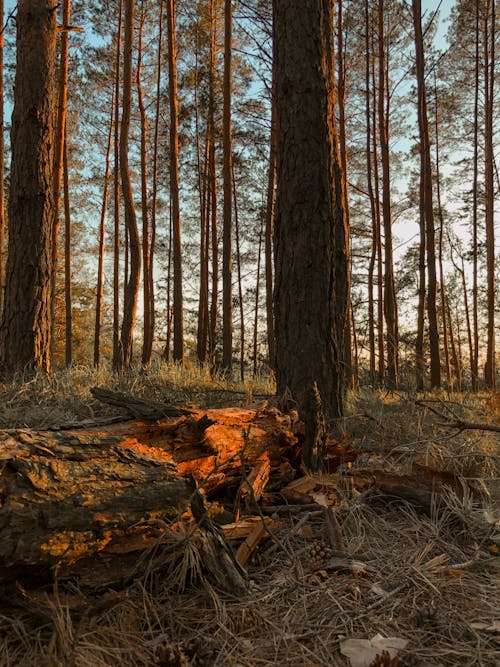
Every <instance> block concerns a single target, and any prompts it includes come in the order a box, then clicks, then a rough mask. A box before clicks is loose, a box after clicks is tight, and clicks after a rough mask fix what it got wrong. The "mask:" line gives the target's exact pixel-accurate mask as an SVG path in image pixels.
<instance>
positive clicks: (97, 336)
mask: <svg viewBox="0 0 500 667" xmlns="http://www.w3.org/2000/svg"><path fill="white" fill-rule="evenodd" d="M114 115H115V96H114V92H113V95H112V96H111V112H110V119H109V131H108V142H107V145H106V157H105V161H104V186H103V190H102V205H101V220H100V224H99V257H98V260H97V289H96V303H95V327H94V367H95V368H98V367H99V362H100V357H101V322H102V297H103V287H104V252H105V239H106V235H105V232H106V229H105V227H106V210H107V206H108V192H109V168H110V162H111V160H110V157H111V142H112V138H113V128H114V122H113V119H114Z"/></svg>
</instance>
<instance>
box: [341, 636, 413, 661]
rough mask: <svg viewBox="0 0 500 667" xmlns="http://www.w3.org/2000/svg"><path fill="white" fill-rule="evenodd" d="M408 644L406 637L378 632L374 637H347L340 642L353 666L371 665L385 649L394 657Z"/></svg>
mask: <svg viewBox="0 0 500 667" xmlns="http://www.w3.org/2000/svg"><path fill="white" fill-rule="evenodd" d="M407 644H408V641H407V640H406V639H400V638H398V637H382V635H380V634H377V635H375V637H372V639H346V640H344V641H343V642H341V643H340V652H341V653H342V655H344V656H345V657H346V658H348V659H349V662H350V663H351V667H370V665H371V664H372V662H373V661H374V660H375V658H376V657H377V655H380V654H381V653H382V652H383V651H387V653H388V654H389V656H390V657H391V659H392V658H395V657H396V656H397V655H398V653H399V652H400V651H402V650H403V649H404V648H406V646H407Z"/></svg>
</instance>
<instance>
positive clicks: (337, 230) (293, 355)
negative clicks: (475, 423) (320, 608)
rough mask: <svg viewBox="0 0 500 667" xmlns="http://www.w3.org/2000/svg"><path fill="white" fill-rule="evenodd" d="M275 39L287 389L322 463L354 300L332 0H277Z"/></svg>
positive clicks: (311, 459) (279, 282)
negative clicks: (350, 302)
mask: <svg viewBox="0 0 500 667" xmlns="http://www.w3.org/2000/svg"><path fill="white" fill-rule="evenodd" d="M274 47H275V62H276V103H277V113H278V123H277V126H278V132H279V135H278V168H277V188H278V189H277V205H276V287H275V304H274V305H275V324H276V352H277V353H276V380H277V392H278V395H280V396H281V397H282V398H284V399H287V398H288V399H290V400H291V401H292V403H294V404H295V405H297V406H298V409H299V414H300V416H301V418H302V420H303V421H304V423H305V431H306V434H305V440H304V449H303V451H304V460H305V463H306V465H307V466H309V467H312V468H315V467H316V468H317V467H320V466H321V465H322V463H323V456H324V445H325V436H326V423H325V420H335V419H338V418H339V417H340V416H341V415H342V414H343V405H344V392H345V381H344V351H343V345H344V327H345V319H346V310H347V303H348V300H347V280H348V278H347V270H348V262H347V229H346V226H345V221H344V215H343V209H342V203H343V189H342V174H341V168H340V157H339V153H338V143H337V142H338V139H337V127H336V119H335V86H334V71H333V67H334V60H333V50H334V44H333V5H332V3H331V2H330V0H307V1H304V2H301V3H297V2H295V0H275V2H274Z"/></svg>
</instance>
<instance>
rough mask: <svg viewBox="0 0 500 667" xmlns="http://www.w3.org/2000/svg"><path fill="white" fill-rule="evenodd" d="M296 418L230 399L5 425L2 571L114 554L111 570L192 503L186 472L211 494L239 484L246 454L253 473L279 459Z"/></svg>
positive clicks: (2, 575)
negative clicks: (182, 408)
mask: <svg viewBox="0 0 500 667" xmlns="http://www.w3.org/2000/svg"><path fill="white" fill-rule="evenodd" d="M123 404H124V406H126V405H127V397H124V398H123ZM132 405H133V407H134V409H136V408H137V405H136V402H134V401H133V400H132ZM289 427H290V421H289V419H288V418H287V417H285V416H283V415H280V414H279V413H276V412H274V413H273V412H272V411H271V412H268V413H265V412H264V413H263V412H258V411H256V410H255V409H240V408H231V409H224V410H209V411H208V412H206V413H203V412H201V411H199V412H197V413H196V414H194V415H193V416H191V417H189V418H186V417H183V418H182V419H180V420H178V421H177V422H173V421H172V419H170V420H163V421H161V422H156V423H154V424H146V423H144V422H142V421H140V422H121V423H119V424H114V425H111V426H110V425H108V426H105V427H98V428H90V429H78V430H72V431H59V432H34V431H26V430H15V431H2V432H0V445H1V447H0V451H1V454H0V458H1V463H2V466H1V473H0V497H1V499H2V502H1V505H0V528H1V530H2V540H1V541H0V580H2V579H3V580H5V579H7V578H9V577H11V576H12V575H13V573H15V572H17V571H19V569H21V568H22V569H23V573H24V574H27V573H29V570H30V568H34V569H35V570H36V571H39V570H41V572H42V573H47V574H48V572H49V568H53V567H57V569H58V572H59V573H60V575H61V576H64V574H65V573H67V574H69V573H71V574H73V573H75V572H76V573H77V572H78V569H79V567H83V568H85V566H86V565H85V563H87V564H88V565H87V567H89V566H90V565H91V566H92V568H94V567H96V568H99V567H100V566H101V565H102V564H103V563H107V567H108V576H109V578H110V580H113V576H116V574H115V573H114V572H113V567H111V563H112V562H113V560H112V559H114V558H117V557H120V556H123V555H126V554H127V553H131V552H137V551H141V550H144V549H145V548H146V547H147V546H148V544H151V543H152V542H154V541H155V539H156V538H157V537H158V530H157V526H155V522H158V520H159V521H160V523H161V522H162V521H164V520H168V519H172V518H174V517H176V516H177V515H178V514H180V513H182V511H184V509H185V508H186V507H187V504H188V502H190V500H191V499H192V495H193V485H192V483H191V482H190V481H189V479H183V476H188V477H189V475H190V474H193V475H194V476H195V478H196V479H197V481H198V482H199V483H201V484H202V486H203V488H204V490H205V491H206V492H207V493H209V494H210V493H213V492H214V491H216V490H218V489H221V488H225V487H226V486H228V485H234V487H235V488H237V487H238V485H239V484H240V483H241V479H242V478H241V475H242V473H241V466H242V461H244V462H245V466H246V467H247V471H248V474H250V471H251V470H252V468H254V466H255V465H256V464H257V462H258V461H260V460H262V456H263V455H264V454H265V452H268V453H269V462H270V465H271V466H274V467H275V468H276V467H278V466H279V464H280V461H281V457H282V454H283V453H284V452H285V453H286V452H290V449H291V448H293V446H294V444H295V442H296V438H295V437H294V436H293V434H292V433H291V432H290V430H289ZM75 563H76V565H75Z"/></svg>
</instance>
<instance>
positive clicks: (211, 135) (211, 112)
mask: <svg viewBox="0 0 500 667" xmlns="http://www.w3.org/2000/svg"><path fill="white" fill-rule="evenodd" d="M216 38H217V19H216V14H215V0H210V65H209V67H210V73H209V84H208V85H209V92H208V125H207V141H208V195H209V196H208V200H209V202H210V207H209V208H207V225H208V219H209V220H210V228H208V226H207V244H208V237H209V236H210V242H211V246H212V290H211V291H212V296H211V302H210V316H209V319H210V322H209V329H208V356H209V360H210V367H211V369H212V371H213V370H214V369H215V365H216V360H215V347H216V336H217V314H218V299H219V245H218V243H219V239H218V217H217V172H216V159H215V78H216V70H215V61H216V43H217V42H216ZM207 254H208V253H207Z"/></svg>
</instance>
